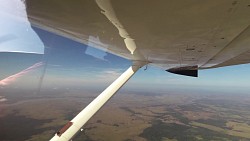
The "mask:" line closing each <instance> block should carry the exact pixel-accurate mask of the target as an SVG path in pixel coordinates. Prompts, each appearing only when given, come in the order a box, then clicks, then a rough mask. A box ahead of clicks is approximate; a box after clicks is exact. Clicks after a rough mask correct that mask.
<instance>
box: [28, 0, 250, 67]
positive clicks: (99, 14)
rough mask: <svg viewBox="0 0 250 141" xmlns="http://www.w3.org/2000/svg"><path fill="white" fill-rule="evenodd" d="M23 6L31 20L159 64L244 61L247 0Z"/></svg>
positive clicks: (247, 58)
mask: <svg viewBox="0 0 250 141" xmlns="http://www.w3.org/2000/svg"><path fill="white" fill-rule="evenodd" d="M26 11H27V15H28V19H29V21H30V22H31V24H32V25H33V26H36V27H39V28H42V29H44V30H48V31H51V32H54V33H56V34H59V35H61V36H65V37H68V38H71V39H73V40H75V41H78V42H81V43H84V44H88V43H89V42H91V44H92V45H93V46H94V47H96V48H99V49H102V50H104V51H107V52H110V53H113V54H116V55H118V56H121V57H124V58H127V59H129V60H132V61H133V60H141V61H148V62H150V64H152V65H155V66H158V67H161V68H163V69H165V70H170V69H171V70H172V69H181V70H183V69H184V70H185V69H189V68H192V69H194V68H195V69H196V68H197V69H207V68H215V67H224V66H230V65H237V64H244V63H249V62H250V55H249V54H250V38H249V37H250V36H249V35H250V27H249V24H250V1H249V0H204V1H200V0H191V1H183V0H157V1H152V0H136V1H133V0H129V1H124V0H96V1H93V0H74V1H69V0H60V1H58V0H42V1H41V0H26ZM90 37H95V38H98V39H99V40H98V42H97V41H95V40H89V39H90Z"/></svg>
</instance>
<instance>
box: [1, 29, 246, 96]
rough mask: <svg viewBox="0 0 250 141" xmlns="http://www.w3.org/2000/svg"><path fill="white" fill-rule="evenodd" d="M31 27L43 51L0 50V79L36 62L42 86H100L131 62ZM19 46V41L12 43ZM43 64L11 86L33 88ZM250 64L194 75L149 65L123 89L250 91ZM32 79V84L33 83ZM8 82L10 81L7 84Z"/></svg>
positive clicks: (98, 87)
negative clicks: (10, 51)
mask: <svg viewBox="0 0 250 141" xmlns="http://www.w3.org/2000/svg"><path fill="white" fill-rule="evenodd" d="M33 29H34V30H35V31H36V33H37V35H38V36H39V37H40V39H41V41H43V45H44V46H45V48H46V54H45V55H44V56H43V55H38V54H18V53H1V55H0V59H1V60H0V67H1V69H2V74H1V76H0V77H1V79H4V78H6V77H7V76H9V75H13V74H15V73H18V72H20V71H22V70H24V69H26V68H28V67H30V66H32V65H34V64H36V63H38V62H41V61H42V62H47V65H46V72H45V77H44V79H43V87H44V88H50V89H53V88H58V87H63V88H66V87H68V88H83V89H84V88H92V89H100V90H102V89H104V88H105V87H107V86H108V85H109V84H110V83H112V81H114V80H115V79H116V78H117V77H118V76H119V75H120V74H121V73H122V72H124V71H125V70H126V69H127V68H128V67H129V66H130V65H131V62H130V61H128V60H126V59H123V58H121V57H118V56H115V55H112V54H109V53H106V52H103V51H100V50H98V49H94V48H92V47H89V46H87V45H83V44H80V43H77V42H74V41H72V40H70V39H67V38H64V37H60V36H57V35H55V34H51V33H49V32H46V31H43V30H40V29H38V28H34V27H33ZM16 45H17V46H19V47H20V46H22V44H16ZM43 70H44V67H40V68H37V69H36V70H35V71H32V72H30V73H27V74H25V75H24V76H23V77H21V78H18V79H17V80H16V82H14V83H13V86H14V84H16V85H15V86H19V87H22V86H23V87H25V84H26V87H37V84H38V83H39V78H40V76H41V74H42V73H43ZM249 72H250V64H246V65H237V66H230V67H223V68H216V69H209V70H201V71H199V77H198V78H192V77H186V76H180V75H176V74H171V73H168V72H166V71H164V70H161V69H159V68H156V67H153V66H149V67H148V69H147V70H144V68H142V69H140V70H139V71H138V72H137V73H136V74H135V75H134V77H132V79H131V80H130V81H128V83H127V84H126V85H125V86H124V88H123V89H136V90H149V91H160V90H164V89H187V88H188V89H190V88H192V89H207V90H214V91H216V90H218V91H221V90H228V91H235V92H243V93H248V92H249V91H250V75H249ZM34 82H35V83H34ZM11 85H12V84H11Z"/></svg>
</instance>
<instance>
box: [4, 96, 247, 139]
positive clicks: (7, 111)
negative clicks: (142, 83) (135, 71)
mask: <svg viewBox="0 0 250 141" xmlns="http://www.w3.org/2000/svg"><path fill="white" fill-rule="evenodd" d="M18 92H19V93H20V91H18ZM23 93H24V91H23ZM53 93H54V94H53ZM211 95H212V96H211ZM95 96H96V94H95V93H93V92H86V91H85V92H82V91H67V92H64V91H57V92H52V91H50V92H44V93H43V95H41V94H40V95H35V94H31V93H26V94H19V95H17V94H16V93H14V92H12V94H9V95H8V96H5V97H6V98H7V99H8V101H6V102H2V103H0V111H2V112H1V118H0V140H2V141H16V140H20V139H21V140H27V141H36V140H48V139H49V138H51V137H52V136H53V134H54V133H55V132H56V131H57V130H59V129H60V128H61V127H62V126H63V125H64V124H65V123H67V121H68V120H71V119H72V118H73V117H74V116H75V115H76V114H77V113H78V112H79V111H80V110H81V109H82V108H84V107H85V106H86V105H87V104H88V103H89V102H90V101H91V100H92V99H93V98H94V97H95ZM249 109H250V95H226V94H218V95H217V94H210V93H207V92H206V93H202V94H200V93H180V92H166V93H151V94H143V93H139V92H129V91H121V92H120V93H119V94H118V95H116V96H115V97H113V98H112V99H111V100H110V101H109V103H108V104H106V105H105V107H104V108H102V109H101V110H100V111H99V112H98V113H97V114H96V115H95V116H94V118H92V119H91V120H90V121H89V122H88V123H87V125H86V126H85V127H84V128H83V129H84V131H83V132H81V133H79V134H78V136H77V137H76V138H75V139H74V141H80V140H81V141H82V140H85V141H134V140H136V141H183V140H188V141H189V140H194V141H196V140H197V141H210V140H218V141H231V140H234V141H238V140H239V141H248V140H250V136H249V135H250V110H249ZM13 133H15V136H13Z"/></svg>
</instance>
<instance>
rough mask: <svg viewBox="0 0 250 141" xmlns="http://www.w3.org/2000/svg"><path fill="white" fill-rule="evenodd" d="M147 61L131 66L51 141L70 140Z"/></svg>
mask: <svg viewBox="0 0 250 141" xmlns="http://www.w3.org/2000/svg"><path fill="white" fill-rule="evenodd" d="M144 64H145V63H141V62H139V63H138V62H136V63H134V64H133V65H132V66H131V67H129V68H128V69H127V70H126V71H125V72H124V73H123V74H122V75H121V76H120V77H119V78H117V79H116V80H115V81H114V82H113V83H112V84H111V85H110V86H109V87H108V88H106V89H105V90H104V91H103V92H102V93H101V94H100V95H99V96H98V97H96V98H95V99H94V100H93V101H92V102H91V103H90V104H89V105H88V106H87V107H85V108H84V109H83V110H82V111H81V112H80V113H79V114H78V115H77V116H76V117H75V118H74V119H72V120H71V121H70V122H68V123H67V124H66V125H65V126H64V127H63V128H62V129H61V130H60V131H58V132H57V133H56V134H55V136H54V137H53V138H52V139H51V140H50V141H69V140H71V139H72V138H73V137H74V136H75V135H76V133H77V132H78V131H80V130H81V128H82V126H83V125H84V124H85V123H86V122H87V121H88V120H89V119H90V118H91V117H92V116H93V115H94V114H95V113H96V112H97V111H98V110H99V109H100V108H101V107H102V106H103V105H104V104H105V103H106V102H107V101H108V100H109V99H110V98H111V97H112V96H113V95H114V94H115V93H116V92H117V91H118V90H119V89H120V88H121V87H122V86H123V85H124V84H125V83H126V82H127V81H128V80H129V79H130V78H131V77H132V76H133V74H134V73H135V72H136V71H137V70H138V69H139V68H141V67H142V66H144Z"/></svg>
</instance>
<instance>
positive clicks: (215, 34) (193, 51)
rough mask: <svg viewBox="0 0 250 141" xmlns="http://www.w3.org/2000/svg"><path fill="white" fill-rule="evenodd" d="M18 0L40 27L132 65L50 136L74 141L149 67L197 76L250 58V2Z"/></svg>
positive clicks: (31, 21)
mask: <svg viewBox="0 0 250 141" xmlns="http://www.w3.org/2000/svg"><path fill="white" fill-rule="evenodd" d="M12 1H15V2H16V3H17V1H18V3H20V4H19V5H22V6H23V9H22V10H21V11H24V14H20V15H21V16H24V17H25V18H24V19H26V20H27V21H28V22H29V23H30V24H31V25H32V26H33V27H36V28H40V29H43V30H46V31H49V32H52V33H55V34H57V35H60V36H63V37H67V38H69V39H72V40H74V41H77V42H80V43H83V44H90V43H91V46H93V47H95V48H98V49H101V50H103V51H106V52H109V53H112V54H115V55H118V56H120V57H123V58H126V59H128V60H130V61H131V62H132V66H131V67H129V68H128V69H127V70H126V71H125V72H124V73H123V74H122V75H121V76H120V77H119V78H118V79H117V80H115V81H114V82H113V83H112V84H111V85H110V86H109V87H108V88H106V89H105V90H104V91H103V92H102V93H101V94H100V95H99V96H98V97H96V98H95V99H94V100H93V101H92V102H91V103H90V104H89V105H88V106H87V107H86V108H85V109H83V110H82V111H81V112H80V113H79V114H78V115H77V116H76V117H75V118H74V119H72V120H71V121H70V122H68V123H67V124H66V125H65V126H64V127H63V128H62V129H61V130H59V131H58V132H57V133H56V134H55V136H54V137H53V138H52V139H51V141H68V140H71V139H72V138H73V137H74V136H75V135H76V133H77V132H79V131H80V130H81V128H82V127H83V126H84V124H85V123H86V122H87V121H88V120H89V119H90V118H91V117H92V116H93V115H94V114H95V113H96V112H97V111H98V110H99V109H100V108H101V107H102V106H103V105H104V104H105V103H106V102H107V101H108V100H109V99H110V98H111V97H112V96H113V95H114V94H115V93H116V92H117V91H118V90H119V89H120V88H121V87H122V86H123V85H124V84H125V83H126V82H127V81H128V80H129V79H130V78H131V77H132V76H133V75H134V74H135V73H136V71H137V70H138V69H140V68H141V67H143V66H145V65H153V66H156V67H159V68H161V69H164V70H166V71H168V72H171V73H175V74H180V75H186V76H192V77H198V70H201V69H212V68H217V67H225V66H231V65H238V64H246V63H249V62H250V1H249V0H203V1H200V0H189V1H183V0H155V1H152V0H129V1H125V0H74V1H70V0H60V1H58V0H12ZM36 34H37V35H38V36H39V37H40V38H41V40H46V39H44V37H42V36H40V35H39V33H36ZM19 52H22V50H19ZM29 52H36V51H29ZM37 53H39V52H37ZM40 53H41V52H40ZM42 53H43V52H42Z"/></svg>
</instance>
